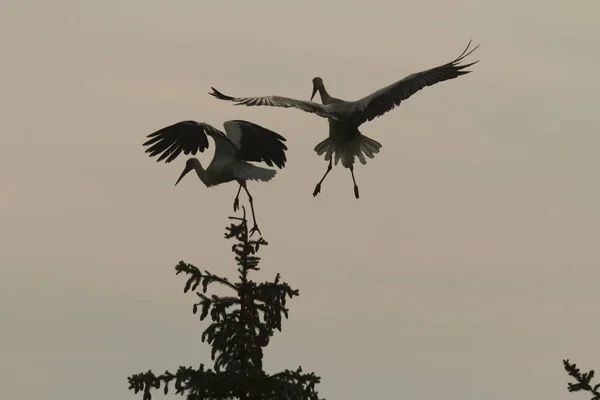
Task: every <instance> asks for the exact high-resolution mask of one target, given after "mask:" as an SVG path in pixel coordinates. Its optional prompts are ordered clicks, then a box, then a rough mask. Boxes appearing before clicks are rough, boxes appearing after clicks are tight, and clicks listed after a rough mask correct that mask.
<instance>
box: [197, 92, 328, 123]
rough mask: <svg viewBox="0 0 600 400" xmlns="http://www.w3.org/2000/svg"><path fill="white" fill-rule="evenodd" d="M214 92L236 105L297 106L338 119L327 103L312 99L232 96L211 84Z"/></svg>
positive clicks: (319, 114)
mask: <svg viewBox="0 0 600 400" xmlns="http://www.w3.org/2000/svg"><path fill="white" fill-rule="evenodd" d="M211 89H212V90H213V91H212V92H209V93H208V94H210V95H211V96H214V97H216V98H217V99H219V100H228V101H233V102H234V103H235V104H236V105H242V104H243V105H246V106H271V107H284V108H289V107H293V108H297V109H298V110H302V111H306V112H309V113H313V114H316V115H318V116H319V117H323V118H332V119H338V116H337V114H336V113H335V112H334V111H333V110H332V109H331V107H328V106H326V105H322V104H319V103H313V102H312V101H304V100H297V99H291V98H289V97H281V96H263V97H231V96H227V95H226V94H223V93H221V92H219V91H218V90H217V89H215V88H214V87H212V86H211Z"/></svg>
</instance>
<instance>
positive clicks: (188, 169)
mask: <svg viewBox="0 0 600 400" xmlns="http://www.w3.org/2000/svg"><path fill="white" fill-rule="evenodd" d="M191 170H192V168H191V167H188V166H187V165H186V166H185V169H184V170H183V172H182V173H181V175H180V176H179V179H177V182H175V186H177V184H178V183H179V181H180V180H182V179H183V177H184V176H186V175H187V173H188V172H190V171H191Z"/></svg>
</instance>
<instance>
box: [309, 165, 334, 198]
mask: <svg viewBox="0 0 600 400" xmlns="http://www.w3.org/2000/svg"><path fill="white" fill-rule="evenodd" d="M331 162H332V160H329V165H327V171H325V175H323V177H322V178H321V180H320V181H319V183H317V186H315V191H314V192H313V197H314V196H316V195H318V194H319V193H321V183H323V181H324V180H325V177H326V176H327V174H329V171H331Z"/></svg>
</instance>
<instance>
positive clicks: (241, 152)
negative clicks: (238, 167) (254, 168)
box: [223, 120, 287, 168]
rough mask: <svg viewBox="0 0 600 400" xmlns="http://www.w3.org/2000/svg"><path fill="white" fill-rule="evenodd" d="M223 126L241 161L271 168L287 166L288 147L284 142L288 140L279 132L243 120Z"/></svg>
mask: <svg viewBox="0 0 600 400" xmlns="http://www.w3.org/2000/svg"><path fill="white" fill-rule="evenodd" d="M223 125H224V126H225V132H226V133H227V137H229V140H231V142H232V143H233V145H234V146H235V148H236V150H237V154H236V156H237V157H238V158H239V159H240V160H244V161H255V162H264V163H266V164H267V165H268V166H270V167H272V166H273V164H275V165H276V166H277V167H278V168H283V167H284V166H285V162H286V161H287V157H286V154H285V151H286V150H287V146H286V145H285V144H284V143H283V142H285V141H286V139H285V138H284V137H283V136H281V135H280V134H278V133H277V132H273V131H272V130H270V129H267V128H265V127H262V126H260V125H258V124H255V123H252V122H249V121H243V120H231V121H227V122H225V123H224V124H223Z"/></svg>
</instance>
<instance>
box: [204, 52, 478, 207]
mask: <svg viewBox="0 0 600 400" xmlns="http://www.w3.org/2000/svg"><path fill="white" fill-rule="evenodd" d="M470 45H471V41H469V43H468V44H467V47H466V48H465V50H464V51H463V52H462V53H461V55H460V56H458V57H457V58H456V59H454V60H453V61H450V62H448V63H446V64H443V65H440V66H438V67H434V68H431V69H427V70H423V71H420V72H416V73H413V74H410V75H408V76H406V77H405V78H403V79H401V80H399V81H397V82H395V83H392V84H391V85H389V86H386V87H384V88H382V89H379V90H377V91H375V92H373V93H371V94H370V95H368V96H365V97H363V98H361V99H359V100H356V101H345V100H341V99H337V98H335V97H332V96H330V95H329V94H328V93H327V91H326V90H325V85H324V84H323V79H321V78H319V77H316V78H314V79H313V91H312V95H311V97H310V99H311V102H306V101H302V100H296V99H291V98H288V97H281V96H264V97H231V96H228V95H225V94H223V93H221V92H219V91H218V90H217V89H215V88H214V87H211V89H212V90H213V91H212V92H209V94H210V95H212V96H214V97H216V98H217V99H220V100H228V101H232V102H234V103H235V104H236V105H246V106H272V107H295V108H297V109H300V110H303V111H307V112H311V113H314V114H317V115H319V116H321V117H326V118H327V119H328V120H329V137H328V138H327V139H325V140H323V141H322V142H320V143H318V144H317V145H316V146H315V148H314V150H315V152H316V153H317V155H319V156H320V155H323V154H324V155H325V156H324V158H325V160H326V161H329V164H328V166H327V171H326V172H325V175H323V177H322V178H321V180H320V181H319V183H317V185H316V187H315V190H314V192H313V196H316V195H317V194H319V193H320V191H321V184H322V183H323V181H324V180H325V178H326V177H327V174H329V172H330V171H331V168H332V161H333V159H332V156H334V157H335V165H337V164H338V161H339V160H340V159H341V160H342V165H343V166H344V167H345V168H348V169H349V170H350V173H351V175H352V182H353V184H354V196H355V197H356V198H357V199H358V198H359V193H358V185H357V184H356V179H355V177H354V159H355V157H358V159H359V160H360V162H361V164H363V165H364V164H366V159H365V157H364V156H365V155H366V156H367V157H369V158H373V157H374V156H375V154H377V153H379V149H380V148H381V143H379V142H377V141H376V140H373V139H371V138H369V137H367V136H365V135H363V134H362V133H361V132H360V131H359V130H358V128H359V127H360V126H361V125H362V124H364V123H365V122H368V121H371V120H373V119H374V118H376V117H379V116H381V115H383V114H385V113H386V112H388V111H390V110H392V109H393V108H395V107H396V106H399V105H400V103H401V102H402V101H403V100H406V99H408V98H409V97H410V96H412V95H413V94H415V93H417V92H418V91H419V90H421V89H423V88H424V87H426V86H431V85H434V84H436V83H438V82H443V81H446V80H449V79H454V78H457V77H459V76H461V75H464V74H468V73H469V72H471V71H464V69H465V68H468V67H470V66H472V65H474V64H477V63H478V62H479V60H477V61H475V62H472V63H470V64H462V65H461V64H460V62H461V61H462V60H463V59H464V58H465V57H467V56H468V55H470V54H471V53H472V52H473V51H475V50H476V49H477V48H478V47H479V46H476V47H475V48H473V49H472V50H471V51H469V52H468V53H467V50H469V46H470ZM317 92H319V94H320V96H321V101H322V103H323V108H317V107H316V106H314V104H315V103H312V99H313V97H314V96H315V94H316V93H317ZM327 114H329V116H328V115H327Z"/></svg>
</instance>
